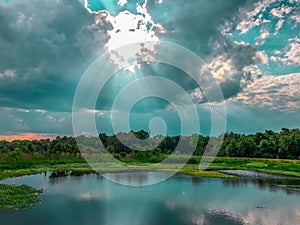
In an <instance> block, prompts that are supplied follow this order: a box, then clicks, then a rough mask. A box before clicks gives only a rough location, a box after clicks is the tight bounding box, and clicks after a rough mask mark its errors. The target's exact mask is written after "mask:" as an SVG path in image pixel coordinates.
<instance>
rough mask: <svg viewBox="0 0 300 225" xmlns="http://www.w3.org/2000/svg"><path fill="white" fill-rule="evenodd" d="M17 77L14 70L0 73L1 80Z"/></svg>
mask: <svg viewBox="0 0 300 225" xmlns="http://www.w3.org/2000/svg"><path fill="white" fill-rule="evenodd" d="M16 75H17V73H16V71H15V70H10V69H8V70H4V71H3V72H0V79H3V78H13V77H15V76H16Z"/></svg>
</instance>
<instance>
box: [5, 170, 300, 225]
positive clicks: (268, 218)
mask: <svg viewBox="0 0 300 225" xmlns="http://www.w3.org/2000/svg"><path fill="white" fill-rule="evenodd" d="M60 174H62V175H63V176H62V177H60V176H59V175H60ZM106 175H108V176H114V178H116V179H120V180H121V181H122V180H126V182H131V183H133V184H142V183H143V182H148V181H149V180H151V179H156V178H157V177H159V176H161V173H153V172H144V173H137V172H134V173H129V172H128V173H112V174H106ZM3 182H5V183H14V184H23V183H24V184H28V185H32V186H35V187H42V186H45V187H46V191H45V192H44V193H43V194H42V195H41V196H40V198H41V201H42V204H40V205H37V206H35V207H33V209H32V210H30V211H28V212H23V213H20V212H8V213H1V215H0V224H6V225H15V224H20V223H22V224H44V225H54V224H62V225H64V224H66V225H67V224H72V225H77V224H78V225H79V224H80V225H82V224H85V225H96V224H97V225H135V224H136V225H140V224H143V225H153V224H172V225H185V224H186V225H191V224H192V225H193V224H195V225H198V224H199V225H200V224H201V225H202V224H207V225H215V224H216V225H219V224H221V225H229V224H237V225H240V224H255V225H256V224H268V225H269V224H300V221H299V218H300V210H299V208H300V194H299V193H298V192H294V193H293V195H290V194H289V193H288V192H287V191H286V189H285V188H290V187H291V186H293V185H296V186H297V185H298V184H299V181H298V180H290V179H288V180H274V179H262V178H260V179H255V178H250V177H243V178H240V179H236V180H222V179H206V178H198V177H190V176H185V175H177V176H175V177H172V178H171V179H169V180H167V181H165V182H163V183H160V184H158V185H152V186H147V187H138V186H137V187H128V186H123V185H118V184H115V183H112V182H109V181H108V180H106V179H104V178H103V177H102V176H100V175H97V174H88V175H84V176H72V174H71V173H69V172H62V171H60V172H58V171H53V172H51V173H48V174H46V177H45V174H41V175H34V176H26V177H20V178H14V179H8V180H6V181H1V182H0V183H3ZM54 184H55V185H54ZM282 190H285V191H282ZM45 218H48V219H47V220H45Z"/></svg>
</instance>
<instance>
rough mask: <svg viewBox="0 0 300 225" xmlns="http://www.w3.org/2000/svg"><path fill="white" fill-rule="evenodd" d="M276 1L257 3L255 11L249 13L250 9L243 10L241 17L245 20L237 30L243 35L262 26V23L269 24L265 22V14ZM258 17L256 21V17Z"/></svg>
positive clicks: (268, 0) (266, 0)
mask: <svg viewBox="0 0 300 225" xmlns="http://www.w3.org/2000/svg"><path fill="white" fill-rule="evenodd" d="M274 2H276V0H264V1H259V2H257V3H255V5H254V9H253V10H251V11H248V9H241V12H240V14H241V17H242V18H243V20H242V21H241V22H240V23H239V24H238V25H237V30H240V31H241V33H242V34H244V33H247V32H248V31H249V30H251V29H252V28H254V27H256V26H259V25H261V24H262V23H265V22H269V21H267V20H264V19H263V18H262V17H263V14H262V13H264V12H265V10H266V9H267V8H268V7H269V6H270V5H271V4H272V3H274ZM255 16H257V18H256V19H254V17H255Z"/></svg>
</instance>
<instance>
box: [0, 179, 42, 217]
mask: <svg viewBox="0 0 300 225" xmlns="http://www.w3.org/2000/svg"><path fill="white" fill-rule="evenodd" d="M41 192H42V191H41V190H38V189H34V188H31V187H29V186H26V185H21V186H14V185H4V184H1V185H0V210H2V211H3V210H9V209H18V210H27V209H29V208H30V207H32V206H33V205H35V204H37V203H39V200H38V195H39V194H40V193H41Z"/></svg>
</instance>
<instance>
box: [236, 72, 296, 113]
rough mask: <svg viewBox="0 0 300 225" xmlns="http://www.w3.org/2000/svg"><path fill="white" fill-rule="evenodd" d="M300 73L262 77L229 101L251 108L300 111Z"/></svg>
mask: <svg viewBox="0 0 300 225" xmlns="http://www.w3.org/2000/svg"><path fill="white" fill-rule="evenodd" d="M299 87H300V73H297V74H289V75H285V76H263V77H261V78H259V79H256V80H255V81H254V82H253V83H251V84H249V85H248V86H247V87H245V88H244V89H243V92H241V93H240V94H238V95H237V96H236V97H235V98H232V99H231V101H234V102H241V103H243V104H246V105H251V106H252V107H266V108H269V109H270V110H278V111H287V112H292V111H298V110H300V89H299Z"/></svg>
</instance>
